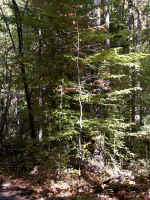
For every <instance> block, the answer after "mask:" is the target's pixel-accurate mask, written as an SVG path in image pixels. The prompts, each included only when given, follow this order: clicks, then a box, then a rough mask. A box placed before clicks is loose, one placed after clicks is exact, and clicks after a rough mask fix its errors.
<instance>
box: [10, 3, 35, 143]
mask: <svg viewBox="0 0 150 200" xmlns="http://www.w3.org/2000/svg"><path fill="white" fill-rule="evenodd" d="M12 4H13V7H14V8H13V9H14V13H15V18H16V25H17V34H18V56H19V58H22V57H23V56H24V54H23V35H22V21H21V16H20V11H19V8H18V5H17V3H16V1H15V0H12ZM19 66H20V70H21V76H22V80H23V84H24V91H25V96H26V101H27V107H28V116H29V123H30V129H31V134H30V135H31V138H32V139H35V138H36V131H35V124H34V116H33V110H32V103H31V96H30V91H29V85H28V83H27V77H26V72H25V65H24V63H23V62H22V61H21V60H20V61H19Z"/></svg>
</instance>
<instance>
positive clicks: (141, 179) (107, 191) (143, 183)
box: [0, 166, 150, 200]
mask: <svg viewBox="0 0 150 200" xmlns="http://www.w3.org/2000/svg"><path fill="white" fill-rule="evenodd" d="M137 167H138V168H137ZM143 170H144V169H143V167H142V166H136V167H135V166H134V169H128V170H124V173H122V175H121V176H119V177H116V178H115V177H114V178H110V179H107V181H104V182H103V183H99V182H98V181H93V182H92V181H87V179H85V177H83V176H82V174H81V175H80V176H79V174H78V173H77V171H75V170H72V171H68V172H67V171H63V172H61V173H59V174H58V173H57V174H56V173H52V172H51V173H50V172H47V171H38V170H37V169H36V168H35V169H34V170H32V171H31V172H30V173H29V174H28V175H26V176H24V177H23V176H22V177H21V176H14V175H13V176H12V175H11V171H10V172H9V173H5V172H4V171H1V175H0V182H1V185H0V200H36V199H37V200H48V199H49V200H150V180H149V176H148V174H147V172H146V171H143ZM12 174H13V173H12ZM88 176H89V177H88V180H89V179H90V175H88ZM93 178H94V180H96V179H97V178H98V177H97V178H96V176H93V175H92V174H91V180H93ZM92 183H94V184H92Z"/></svg>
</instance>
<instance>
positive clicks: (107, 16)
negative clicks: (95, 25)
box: [105, 0, 110, 48]
mask: <svg viewBox="0 0 150 200" xmlns="http://www.w3.org/2000/svg"><path fill="white" fill-rule="evenodd" d="M109 24H110V0H105V27H106V29H107V31H109ZM106 48H110V39H109V38H108V39H106Z"/></svg>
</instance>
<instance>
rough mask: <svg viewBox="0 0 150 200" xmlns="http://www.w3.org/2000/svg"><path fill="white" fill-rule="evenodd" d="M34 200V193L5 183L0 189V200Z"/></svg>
mask: <svg viewBox="0 0 150 200" xmlns="http://www.w3.org/2000/svg"><path fill="white" fill-rule="evenodd" d="M31 199H32V200H33V198H32V191H31V190H28V189H26V188H22V187H19V186H16V185H12V184H11V183H8V182H6V183H4V184H2V185H1V187H0V200H31Z"/></svg>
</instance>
